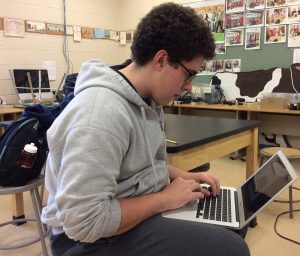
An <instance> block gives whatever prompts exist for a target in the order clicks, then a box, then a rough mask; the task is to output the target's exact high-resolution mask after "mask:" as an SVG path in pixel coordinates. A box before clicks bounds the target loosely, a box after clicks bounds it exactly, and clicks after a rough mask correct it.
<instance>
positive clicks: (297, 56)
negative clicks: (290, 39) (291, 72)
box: [293, 49, 300, 63]
mask: <svg viewBox="0 0 300 256" xmlns="http://www.w3.org/2000/svg"><path fill="white" fill-rule="evenodd" d="M293 63H300V49H294V58H293Z"/></svg>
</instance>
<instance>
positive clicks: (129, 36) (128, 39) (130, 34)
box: [126, 31, 133, 43]
mask: <svg viewBox="0 0 300 256" xmlns="http://www.w3.org/2000/svg"><path fill="white" fill-rule="evenodd" d="M132 40H133V31H127V32H126V42H127V43H131V42H132Z"/></svg>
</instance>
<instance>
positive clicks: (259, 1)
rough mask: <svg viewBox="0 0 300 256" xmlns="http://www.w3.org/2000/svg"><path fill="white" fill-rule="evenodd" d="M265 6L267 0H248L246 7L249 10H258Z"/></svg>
mask: <svg viewBox="0 0 300 256" xmlns="http://www.w3.org/2000/svg"><path fill="white" fill-rule="evenodd" d="M264 8H265V0H247V1H246V9H247V10H258V9H264Z"/></svg>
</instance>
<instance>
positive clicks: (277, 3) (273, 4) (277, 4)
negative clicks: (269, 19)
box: [266, 0, 287, 8]
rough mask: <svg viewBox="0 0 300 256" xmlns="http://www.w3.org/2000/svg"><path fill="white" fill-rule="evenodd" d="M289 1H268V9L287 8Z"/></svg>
mask: <svg viewBox="0 0 300 256" xmlns="http://www.w3.org/2000/svg"><path fill="white" fill-rule="evenodd" d="M286 4H287V0H266V8H272V7H280V6H286Z"/></svg>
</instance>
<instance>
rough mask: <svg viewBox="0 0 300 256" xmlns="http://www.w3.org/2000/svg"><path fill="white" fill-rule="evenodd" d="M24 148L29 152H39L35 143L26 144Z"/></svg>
mask: <svg viewBox="0 0 300 256" xmlns="http://www.w3.org/2000/svg"><path fill="white" fill-rule="evenodd" d="M24 150H25V151H26V152H28V153H31V154H35V153H36V152H37V147H36V146H35V145H34V143H30V144H26V145H25V147H24Z"/></svg>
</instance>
